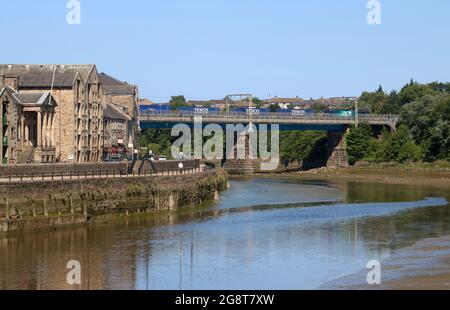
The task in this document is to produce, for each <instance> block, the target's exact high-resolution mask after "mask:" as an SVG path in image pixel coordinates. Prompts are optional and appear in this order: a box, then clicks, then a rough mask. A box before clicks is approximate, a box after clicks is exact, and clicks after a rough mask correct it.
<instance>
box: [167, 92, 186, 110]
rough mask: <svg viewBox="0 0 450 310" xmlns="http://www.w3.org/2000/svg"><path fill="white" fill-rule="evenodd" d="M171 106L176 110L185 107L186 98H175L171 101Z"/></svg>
mask: <svg viewBox="0 0 450 310" xmlns="http://www.w3.org/2000/svg"><path fill="white" fill-rule="evenodd" d="M169 104H170V105H171V106H172V107H173V108H175V109H178V108H180V107H185V106H187V105H186V98H184V96H181V95H180V96H173V97H172V98H171V99H170V101H169Z"/></svg>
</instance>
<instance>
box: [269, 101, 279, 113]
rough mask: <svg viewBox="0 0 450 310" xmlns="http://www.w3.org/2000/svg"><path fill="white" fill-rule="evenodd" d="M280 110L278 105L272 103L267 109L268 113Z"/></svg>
mask: <svg viewBox="0 0 450 310" xmlns="http://www.w3.org/2000/svg"><path fill="white" fill-rule="evenodd" d="M278 110H280V106H279V105H278V104H275V103H272V104H271V105H270V107H269V111H270V112H278Z"/></svg>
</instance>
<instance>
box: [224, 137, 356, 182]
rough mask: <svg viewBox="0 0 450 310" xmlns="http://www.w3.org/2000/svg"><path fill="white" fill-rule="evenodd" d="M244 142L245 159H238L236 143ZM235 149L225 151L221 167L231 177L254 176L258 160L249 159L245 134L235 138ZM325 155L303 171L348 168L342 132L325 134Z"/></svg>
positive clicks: (248, 144)
mask: <svg viewBox="0 0 450 310" xmlns="http://www.w3.org/2000/svg"><path fill="white" fill-rule="evenodd" d="M238 141H241V143H243V141H245V158H239V156H238V150H237V142H238ZM234 142H235V148H234V149H233V150H232V151H231V152H229V153H227V152H226V149H225V150H224V154H226V159H224V160H223V161H222V167H223V168H224V169H225V170H226V171H227V172H228V173H229V174H232V175H249V174H254V173H255V171H256V169H257V165H258V162H259V161H258V160H254V159H251V158H250V147H251V145H250V142H249V136H248V134H247V133H242V134H241V135H240V137H239V138H238V137H235V141H234ZM325 152H326V154H324V156H323V157H322V156H321V158H320V159H313V162H312V163H308V164H306V165H305V164H304V166H303V167H304V169H312V168H320V167H327V168H348V167H349V164H348V155H347V146H346V143H345V132H344V131H328V133H327V143H326V149H325Z"/></svg>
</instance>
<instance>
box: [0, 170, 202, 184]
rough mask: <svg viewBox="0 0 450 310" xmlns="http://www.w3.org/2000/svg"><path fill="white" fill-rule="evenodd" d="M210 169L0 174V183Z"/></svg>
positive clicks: (156, 174)
mask: <svg viewBox="0 0 450 310" xmlns="http://www.w3.org/2000/svg"><path fill="white" fill-rule="evenodd" d="M207 170H210V168H209V167H207V166H198V167H192V168H183V169H160V170H157V171H148V170H143V171H141V172H133V171H126V172H124V171H108V170H106V171H101V170H100V171H99V170H93V171H83V172H61V173H56V172H51V173H22V174H14V175H13V174H9V175H1V176H0V183H9V182H26V181H31V182H33V181H36V182H37V181H68V180H88V179H125V178H138V177H153V176H154V177H156V176H181V175H187V174H194V173H201V172H205V171H207Z"/></svg>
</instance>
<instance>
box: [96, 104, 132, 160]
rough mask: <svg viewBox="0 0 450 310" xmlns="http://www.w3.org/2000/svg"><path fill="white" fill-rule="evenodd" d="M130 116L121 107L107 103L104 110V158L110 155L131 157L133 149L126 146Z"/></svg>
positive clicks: (108, 157)
mask: <svg viewBox="0 0 450 310" xmlns="http://www.w3.org/2000/svg"><path fill="white" fill-rule="evenodd" d="M131 123H132V119H131V116H129V115H128V114H126V113H125V112H124V111H123V110H122V109H121V107H119V106H116V105H113V104H107V106H106V109H105V112H104V128H105V144H104V155H103V156H104V159H105V160H109V159H111V156H112V155H119V154H120V155H123V156H128V157H131V156H132V155H133V149H132V148H128V147H127V146H128V142H129V131H130V127H131V126H130V124H131Z"/></svg>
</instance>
